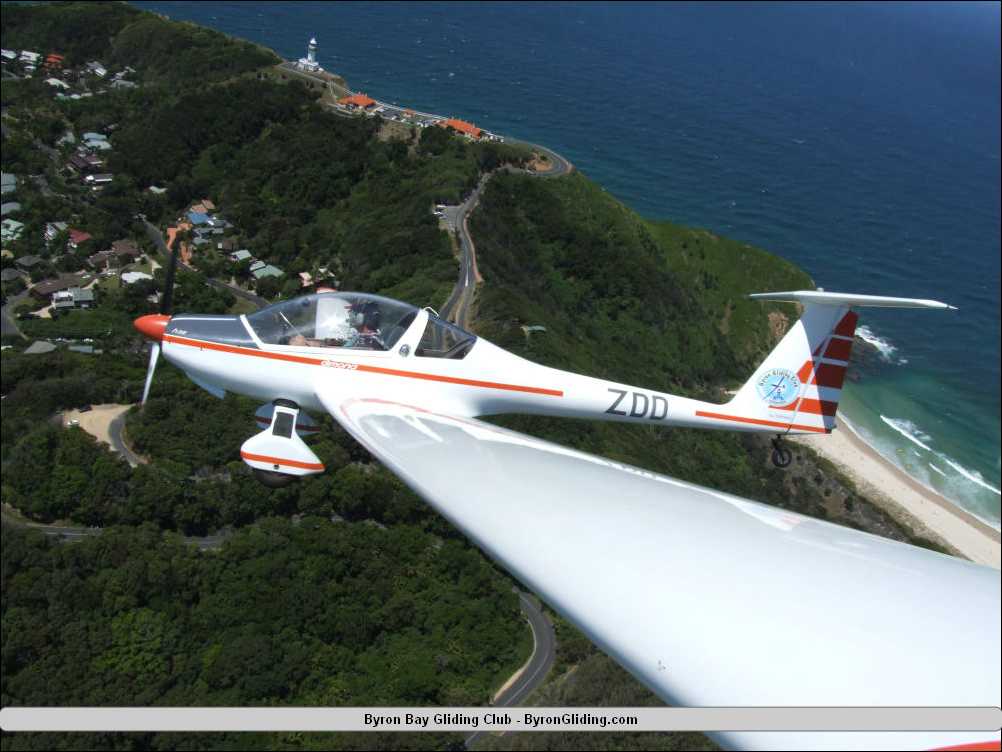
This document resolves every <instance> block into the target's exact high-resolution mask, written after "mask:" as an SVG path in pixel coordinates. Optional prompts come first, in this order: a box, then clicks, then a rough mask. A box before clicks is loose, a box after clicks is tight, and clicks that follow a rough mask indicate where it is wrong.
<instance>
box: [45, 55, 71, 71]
mask: <svg viewBox="0 0 1002 752" xmlns="http://www.w3.org/2000/svg"><path fill="white" fill-rule="evenodd" d="M64 62H66V58H65V57H63V56H62V55H60V54H59V53H58V52H50V53H49V54H48V55H46V56H45V62H44V63H43V64H42V65H43V67H45V68H48V69H49V70H54V69H56V68H62V67H63V63H64Z"/></svg>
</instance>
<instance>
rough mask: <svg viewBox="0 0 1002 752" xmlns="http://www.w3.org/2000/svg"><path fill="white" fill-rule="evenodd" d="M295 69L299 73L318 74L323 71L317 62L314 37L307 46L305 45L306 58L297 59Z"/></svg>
mask: <svg viewBox="0 0 1002 752" xmlns="http://www.w3.org/2000/svg"><path fill="white" fill-rule="evenodd" d="M296 67H297V68H299V70H301V71H309V72H310V73H318V72H319V71H322V70H323V68H321V67H320V63H318V62H317V38H316V37H311V38H310V42H309V44H307V45H306V57H301V58H299V62H298V63H296Z"/></svg>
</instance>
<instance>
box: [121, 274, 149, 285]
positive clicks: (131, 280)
mask: <svg viewBox="0 0 1002 752" xmlns="http://www.w3.org/2000/svg"><path fill="white" fill-rule="evenodd" d="M144 279H153V277H152V276H151V275H149V274H147V273H146V272H122V284H125V285H134V284H136V282H140V281H142V280H144Z"/></svg>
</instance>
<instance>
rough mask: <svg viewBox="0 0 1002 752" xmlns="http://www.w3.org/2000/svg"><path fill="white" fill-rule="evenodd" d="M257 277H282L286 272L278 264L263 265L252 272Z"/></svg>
mask: <svg viewBox="0 0 1002 752" xmlns="http://www.w3.org/2000/svg"><path fill="white" fill-rule="evenodd" d="M251 273H252V274H253V275H254V277H255V278H256V279H263V278H264V277H281V276H282V275H283V274H285V272H283V271H282V270H281V269H279V268H278V267H277V266H272V265H271V264H268V265H267V266H262V267H261V268H260V269H256V270H255V271H253V272H251Z"/></svg>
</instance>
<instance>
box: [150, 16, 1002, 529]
mask: <svg viewBox="0 0 1002 752" xmlns="http://www.w3.org/2000/svg"><path fill="white" fill-rule="evenodd" d="M135 5H137V6H139V7H142V8H145V9H148V10H154V11H156V12H159V13H163V14H166V15H168V16H170V17H172V18H175V19H183V20H190V21H194V22H196V23H199V24H203V25H206V26H209V27H213V28H216V29H219V30H221V31H224V32H226V33H229V34H233V35H235V36H239V37H243V38H246V39H250V40H253V41H255V42H259V43H261V44H264V45H267V46H268V47H271V48H273V49H274V50H276V51H277V52H278V53H279V54H280V55H282V56H283V57H286V58H292V59H296V58H299V57H302V56H304V55H305V52H306V43H307V41H308V40H309V38H310V37H311V36H316V38H317V40H318V42H319V52H318V59H319V62H320V63H321V65H323V66H324V67H325V68H326V69H328V70H330V71H333V72H335V73H338V74H340V75H343V76H344V77H345V78H346V79H347V81H348V82H349V84H350V85H351V86H352V87H353V88H354V89H355V90H361V91H365V92H366V93H368V94H370V95H372V96H373V97H375V98H377V99H381V100H384V101H389V102H395V103H399V104H406V105H409V106H411V107H413V108H414V109H418V110H423V111H428V112H436V113H441V114H444V115H450V116H456V117H461V118H463V119H466V120H471V121H473V122H474V123H476V124H477V125H480V126H482V127H485V128H487V129H489V130H492V131H496V132H498V133H501V134H503V135H511V136H514V137H517V138H522V139H526V140H529V141H534V142H537V143H542V144H545V145H547V146H549V147H551V148H553V149H555V150H556V151H558V152H560V153H561V154H563V155H564V156H566V157H567V158H568V159H570V160H571V161H572V162H573V163H574V164H575V165H576V166H577V167H578V168H579V169H580V170H581V171H583V172H584V173H585V174H587V175H588V176H589V177H591V178H592V179H594V180H595V181H596V182H598V183H599V184H600V185H602V186H603V187H604V188H605V189H606V190H608V191H609V192H610V193H612V194H613V195H615V196H616V197H617V198H619V199H620V200H622V201H623V202H624V203H626V204H627V205H629V206H630V207H632V208H633V209H635V210H636V211H637V212H639V213H640V214H642V215H644V216H646V217H651V218H658V219H670V220H672V221H675V222H679V223H683V224H687V225H695V226H701V227H706V228H709V229H711V230H713V231H714V232H717V233H719V234H723V235H728V236H730V237H733V238H737V239H741V240H744V241H747V242H749V243H753V244H755V245H758V246H761V247H763V248H766V249H768V250H770V251H773V252H775V253H778V254H780V255H781V256H784V257H786V258H788V259H790V260H791V261H793V262H795V263H797V264H798V265H800V266H801V267H802V268H804V269H805V270H806V271H807V272H808V273H809V274H811V276H812V277H813V278H814V280H815V283H816V284H817V285H819V286H822V287H824V288H825V289H827V290H838V291H848V292H859V293H868V294H885V295H900V296H907V297H919V298H935V299H939V300H943V301H946V302H949V303H950V304H952V305H955V306H958V308H959V310H957V311H953V312H949V313H944V312H940V311H918V310H914V311H913V310H897V311H882V310H879V309H862V310H861V311H860V314H861V316H860V322H861V324H862V325H864V326H865V327H866V328H865V329H863V330H861V334H862V335H863V336H864V337H865V338H867V339H869V340H870V341H871V342H872V343H873V344H875V345H876V346H877V347H878V349H879V351H880V353H881V357H880V358H879V359H878V361H877V363H876V364H871V365H870V367H868V368H867V369H866V371H865V373H864V375H863V378H862V379H861V380H860V381H858V382H853V383H850V384H848V385H847V387H846V389H845V390H844V392H843V400H842V407H841V409H840V414H842V415H843V416H844V417H846V418H848V419H849V421H850V422H851V423H852V425H853V426H854V428H855V429H856V430H857V431H858V432H859V433H860V434H861V435H862V436H863V437H864V438H865V439H866V440H867V441H868V442H869V443H871V444H872V445H873V446H874V447H875V448H876V449H878V451H880V452H881V453H882V454H884V455H885V456H886V457H888V458H889V459H891V460H892V461H893V462H895V463H896V464H898V465H899V466H901V467H902V468H903V469H905V470H906V471H907V472H908V473H910V474H911V475H912V476H913V477H915V478H916V479H917V480H919V481H920V482H921V483H923V484H925V485H927V486H929V487H931V488H934V489H935V490H937V491H939V492H940V493H942V494H943V495H944V496H946V497H947V498H949V499H951V500H953V501H954V502H955V503H957V504H959V505H960V506H962V507H963V508H965V509H967V510H969V511H970V512H973V513H974V514H976V515H977V516H979V517H980V518H982V519H984V520H985V521H987V522H988V523H990V524H991V525H993V526H994V527H996V528H998V527H999V524H1000V491H999V489H1000V487H1002V482H1000V476H1002V458H1000V397H999V393H1000V387H999V383H1000V373H999V370H1000V361H999V357H1000V354H999V353H1000V327H999V320H1000V314H999V295H1000V292H999V289H1000V184H1002V179H1000V165H999V155H1000V130H1002V126H1000V97H999V92H1000V35H999V28H1000V6H999V5H998V4H997V3H970V4H955V3H885V2H879V3H873V4H865V3H864V4H828V3H802V4H800V3H797V4H772V3H768V4H757V3H734V4H694V5H682V4H675V3H671V4H657V3H639V4H631V3H625V2H617V3H609V4H604V3H582V4H577V3H525V4H509V3H504V4H492V3H455V2H449V3H420V4H419V3H389V2H380V3H347V2H338V3H321V2H304V3H296V2H136V3H135Z"/></svg>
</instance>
